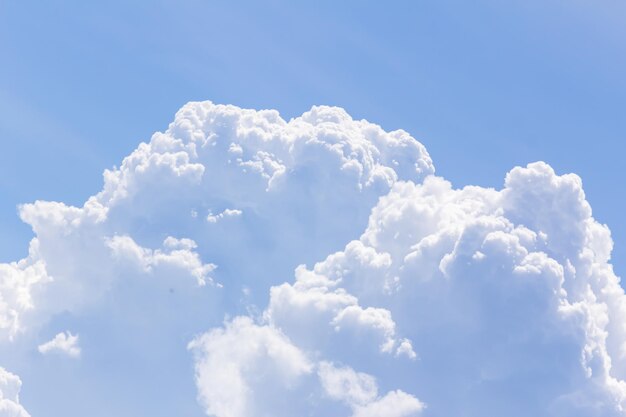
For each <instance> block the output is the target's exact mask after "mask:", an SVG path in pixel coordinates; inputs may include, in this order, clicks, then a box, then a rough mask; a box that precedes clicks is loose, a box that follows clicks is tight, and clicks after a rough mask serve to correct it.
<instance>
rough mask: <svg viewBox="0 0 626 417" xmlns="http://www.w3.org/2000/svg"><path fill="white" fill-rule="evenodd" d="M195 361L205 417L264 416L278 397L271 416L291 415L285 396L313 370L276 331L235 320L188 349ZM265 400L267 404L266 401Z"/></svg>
mask: <svg viewBox="0 0 626 417" xmlns="http://www.w3.org/2000/svg"><path fill="white" fill-rule="evenodd" d="M189 348H190V349H191V350H192V351H193V353H194V356H195V358H196V366H195V369H196V384H197V386H198V392H199V398H200V401H201V403H202V405H203V406H204V407H205V409H206V411H207V413H208V414H209V415H215V416H217V417H252V416H261V415H266V414H265V413H268V412H271V411H272V410H271V409H270V410H264V409H262V405H263V404H264V403H265V402H266V401H271V400H274V401H276V400H278V399H279V397H277V395H280V396H283V400H284V404H282V406H281V408H277V409H275V410H274V411H273V415H290V414H289V411H288V410H289V408H288V407H289V406H290V404H289V402H291V401H292V399H291V395H290V392H289V391H292V390H294V389H295V388H296V387H297V385H298V383H299V382H300V378H301V377H302V376H304V375H307V374H310V373H311V372H312V370H313V365H312V363H311V362H310V361H309V359H308V358H307V357H306V355H305V354H304V353H303V352H302V351H301V350H300V349H298V348H297V347H296V346H294V345H293V344H291V342H290V341H289V339H287V337H285V335H283V334H282V333H281V332H280V331H278V330H276V329H275V328H273V327H269V326H258V325H255V324H254V323H253V322H252V320H250V319H249V318H247V317H237V318H235V319H234V320H233V321H231V322H227V323H226V324H225V328H224V329H214V330H212V331H211V332H209V333H206V334H204V335H202V336H200V337H198V338H196V339H195V340H193V341H192V342H191V343H190V344H189ZM268 397H269V399H268Z"/></svg>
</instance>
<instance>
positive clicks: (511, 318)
mask: <svg viewBox="0 0 626 417" xmlns="http://www.w3.org/2000/svg"><path fill="white" fill-rule="evenodd" d="M20 216H21V218H22V219H23V220H24V221H25V222H26V223H28V224H29V225H30V226H31V227H32V228H33V231H34V233H35V238H34V239H33V240H32V242H31V245H30V249H29V253H28V256H27V257H25V258H24V259H23V260H21V261H18V262H14V263H8V264H1V265H0V338H1V341H0V343H4V344H6V343H15V340H17V339H19V338H20V337H23V338H24V339H26V340H34V339H35V337H34V336H33V334H36V330H37V329H38V328H40V327H41V326H45V325H46V323H49V322H50V321H51V320H52V321H53V320H73V322H72V323H74V322H76V323H78V325H81V324H82V325H84V326H88V325H89V324H90V323H97V325H101V324H105V325H103V326H100V327H98V328H102V329H114V330H109V333H107V335H106V337H104V339H105V340H107V343H111V346H116V349H122V348H124V349H126V348H127V349H128V352H131V351H132V352H134V353H133V354H134V355H135V356H133V360H135V361H138V362H140V361H143V360H145V361H152V362H146V363H145V364H144V365H145V368H147V369H154V368H155V367H158V368H159V369H165V368H167V372H165V371H164V372H162V373H163V374H164V375H172V372H174V371H173V367H174V366H177V365H180V364H181V363H182V362H181V361H180V360H178V361H177V360H169V358H170V357H171V356H170V355H171V353H172V352H181V353H177V354H180V355H186V354H188V353H187V351H185V349H184V346H185V345H186V343H187V342H188V341H189V340H192V339H193V341H192V342H191V344H189V349H190V350H191V351H192V353H193V358H194V369H195V382H196V385H197V390H198V397H199V400H200V403H201V405H202V407H203V409H204V410H205V411H206V412H207V413H208V414H210V415H215V416H218V417H237V416H256V415H259V416H263V415H276V416H279V415H337V416H340V415H345V416H349V415H351V416H353V417H369V416H387V417H404V416H407V417H408V416H412V415H416V414H420V415H424V416H432V417H444V416H445V417H447V416H451V415H465V416H469V417H471V416H477V417H478V416H484V415H507V416H511V417H515V416H528V415H541V416H551V417H556V416H571V415H577V416H584V417H588V416H589V417H591V416H623V415H624V413H625V411H624V410H626V382H625V381H626V298H625V296H624V291H623V290H622V287H621V286H620V282H619V279H618V278H617V277H616V276H615V274H614V273H613V271H612V268H611V264H610V254H611V250H612V241H611V237H610V232H609V230H608V228H607V227H606V226H604V225H601V224H599V223H597V222H596V221H595V220H594V218H593V216H592V211H591V208H590V206H589V204H588V203H587V201H586V200H585V195H584V192H583V189H582V183H581V180H580V179H579V178H578V177H577V176H575V175H572V174H568V175H562V176H560V175H557V174H556V173H555V172H554V171H553V170H552V168H550V167H549V166H548V165H547V164H545V163H534V164H530V165H528V166H527V167H517V168H514V169H513V170H511V171H510V172H509V173H508V174H507V175H506V178H505V182H504V186H503V188H502V189H500V190H496V189H487V188H482V187H474V186H469V187H465V188H462V189H455V188H453V187H452V186H451V184H450V183H448V182H447V181H446V180H445V179H443V178H440V177H436V176H434V168H433V165H432V163H431V161H430V158H429V156H428V153H427V152H426V150H425V149H424V147H423V146H422V145H421V144H419V143H418V142H417V141H415V140H414V139H413V138H411V137H410V136H409V135H408V134H407V133H406V132H403V131H395V132H385V131H383V130H382V129H381V128H380V127H378V126H376V125H373V124H371V123H369V122H366V121H356V120H353V119H352V118H351V117H350V116H349V115H348V114H347V113H346V112H345V111H343V110H342V109H338V108H331V107H314V108H313V109H312V110H311V111H309V112H307V113H305V114H303V115H302V116H301V117H297V118H294V119H292V120H290V121H285V120H283V119H282V118H281V117H280V116H279V115H278V113H277V112H275V111H270V110H266V111H254V110H245V109H240V108H237V107H234V106H219V105H214V104H212V103H210V102H203V103H190V104H188V105H186V106H185V107H183V108H182V109H181V110H180V111H179V112H178V113H177V115H176V118H175V120H174V122H173V123H172V124H170V126H169V127H168V129H167V130H166V131H165V132H162V133H156V134H154V135H153V136H152V138H151V140H150V141H149V142H148V143H142V144H141V145H139V147H138V148H137V149H136V150H135V151H133V152H132V153H131V154H130V155H129V156H128V157H126V158H125V159H124V161H123V162H122V164H121V165H120V166H119V167H118V168H114V169H112V170H108V171H106V172H105V174H104V185H103V188H102V191H101V192H99V193H97V194H95V195H94V196H92V197H90V198H89V199H88V200H87V201H86V202H85V204H84V205H83V206H82V207H72V206H68V205H66V204H63V203H56V202H44V201H37V202H35V203H32V204H26V205H24V206H22V207H21V208H20ZM294 271H295V276H294ZM290 277H293V278H290ZM242 290H243V291H242ZM268 290H269V291H268ZM242 292H243V298H242ZM259 306H260V307H259ZM225 315H226V317H227V318H226V320H224V316H225ZM68 317H69V318H68ZM81 320H84V321H82V322H81ZM72 328H75V327H72ZM207 329H209V330H208V331H207ZM103 331H104V330H103ZM80 334H81V343H83V344H84V346H83V348H84V349H85V350H86V349H87V347H86V346H87V342H88V341H89V339H88V337H89V336H88V333H85V332H83V330H80ZM62 336H63V334H61V336H59V342H64V343H66V344H67V342H68V340H69V338H70V336H71V335H70V334H66V335H65V336H66V337H65V339H63V337H62ZM29 337H30V338H31V339H28V338H29ZM72 337H73V336H72ZM110 337H113V338H116V339H107V338H110ZM61 339H63V340H61ZM55 340H56V339H55ZM113 342H115V343H113ZM57 344H59V343H57ZM95 345H96V344H91V346H95ZM99 346H100V347H99V349H107V345H106V344H104V345H103V344H100V345H99ZM133 349H134V351H133ZM155 352H160V354H157V353H155ZM129 354H130V353H129ZM86 356H87V355H85V358H83V359H86ZM163 358H167V360H165V359H163ZM177 358H178V357H177ZM178 359H179V358H178ZM78 362H84V361H78ZM78 362H77V363H78ZM78 365H80V364H78ZM168 367H169V368H168ZM138 368H139V367H138ZM181 372H182V371H181ZM151 375H152V373H151ZM176 375H177V377H181V374H176ZM183 376H184V377H187V376H188V375H183ZM11 377H12V378H13V379H12V380H11V381H15V378H16V377H13V376H11ZM189 377H190V376H189ZM17 381H18V382H19V379H18V380H17ZM137 382H138V383H142V381H137ZM144 382H145V383H146V384H147V383H150V381H144ZM179 382H180V380H176V379H175V378H174V377H168V382H167V383H169V384H170V385H167V387H169V388H171V389H174V388H173V387H175V386H179V385H181V384H180V383H179ZM10 384H13V385H10ZM10 384H9V385H10V386H13V387H14V386H16V385H15V382H11V383H10ZM17 386H19V383H18V385H17ZM5 391H6V392H9V391H10V390H9V388H4V389H3V392H5ZM10 392H14V391H10ZM381 393H384V394H381ZM7 395H8V394H3V397H2V398H3V399H4V398H9V397H7ZM11 395H13V394H11ZM10 398H11V399H10V401H11V403H10V404H14V405H15V404H17V394H15V396H12V397H10ZM2 404H4V403H2ZM5 408H6V406H5ZM16 409H17V408H16ZM281 413H282V414H281ZM17 415H20V414H17Z"/></svg>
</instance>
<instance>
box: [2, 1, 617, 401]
mask: <svg viewBox="0 0 626 417" xmlns="http://www.w3.org/2000/svg"><path fill="white" fill-rule="evenodd" d="M624 22H626V3H625V2H623V1H621V0H606V1H602V0H601V1H593V2H592V1H581V0H569V1H556V0H511V1H507V2H503V1H498V0H492V1H489V0H477V1H471V2H470V1H466V0H457V1H448V0H431V1H419V0H418V1H398V2H374V1H346V2H343V1H332V2H331V1H315V2H291V1H267V2H245V1H191V0H190V1H117V0H112V1H101V2H89V1H87V2H86V1H43V2H31V1H18V0H4V1H2V2H0V56H1V62H2V64H1V65H0V144H1V145H2V148H1V152H0V231H1V232H0V262H6V261H14V260H17V259H19V258H21V257H23V256H25V255H26V252H27V247H28V241H29V240H30V239H31V238H32V233H31V231H30V229H29V227H27V226H26V225H24V224H23V223H22V222H21V221H20V219H19V218H18V216H17V210H16V206H17V205H18V204H21V203H28V202H32V201H34V200H37V199H42V200H54V201H63V202H66V203H69V204H74V205H82V203H83V202H84V200H85V199H86V198H87V197H88V196H90V195H92V194H94V193H96V192H98V191H99V190H100V189H101V186H102V171H103V170H104V169H105V168H109V167H112V166H114V165H118V166H119V164H120V163H121V160H122V158H123V157H124V156H126V155H127V154H129V153H130V152H131V151H132V150H133V149H135V148H136V146H137V144H138V143H139V142H140V141H146V140H148V139H149V138H150V136H151V135H152V133H153V132H155V131H158V130H164V129H165V128H166V127H167V124H168V123H169V122H170V121H171V120H172V119H173V117H174V113H175V112H176V110H178V109H179V108H180V107H181V106H182V105H183V104H185V103H186V102H188V101H192V100H212V101H213V102H216V103H228V104H235V105H237V106H240V107H250V108H257V109H259V108H273V109H277V110H278V111H280V113H281V115H282V116H283V117H284V118H285V119H289V118H291V117H294V116H298V115H300V114H302V113H303V112H304V111H307V110H308V109H310V108H311V106H312V105H315V104H327V105H336V106H341V107H343V108H345V109H346V110H347V111H348V112H349V113H350V114H351V115H352V116H353V117H355V118H365V119H367V120H369V121H371V122H374V123H377V124H380V125H381V126H382V127H383V128H384V129H385V130H393V129H400V128H401V129H404V130H406V131H408V132H409V133H411V134H412V135H413V136H414V137H416V138H417V139H418V140H419V141H421V142H422V143H423V144H424V145H425V146H426V148H427V149H428V151H429V152H430V155H431V156H432V158H433V161H434V164H435V167H436V170H437V173H438V174H439V175H442V176H443V177H445V178H447V179H448V180H450V181H452V183H453V184H454V185H455V186H458V187H460V186H464V185H467V184H474V185H481V186H491V187H496V188H500V187H502V185H503V181H504V175H505V174H506V172H508V171H509V170H510V169H511V168H513V167H514V166H516V165H526V164H527V163H529V162H533V161H537V160H543V161H546V162H548V163H549V164H550V165H551V166H552V167H554V169H555V170H556V171H557V173H559V174H563V173H567V172H574V173H576V174H578V175H580V176H581V177H582V179H583V183H584V188H585V191H586V194H587V198H588V200H589V201H590V203H591V205H592V207H593V211H594V216H595V217H596V219H598V220H599V221H600V222H601V223H606V224H608V225H609V227H610V229H611V231H612V234H613V238H614V241H615V248H614V251H613V263H614V265H615V269H616V272H617V274H618V275H620V276H625V274H626V221H625V220H624V216H625V213H626V187H624V180H626V174H625V171H624V164H623V162H622V159H623V155H624V151H625V150H626V145H625V143H626V77H625V76H624V74H626V24H624ZM0 365H1V364H0ZM192 382H193V381H189V385H190V386H191V385H192ZM33 389H34V388H33ZM39 389H40V390H42V392H43V388H41V387H39ZM146 395H147V394H146ZM193 406H194V407H195V404H194V405H193ZM190 407H192V406H191V405H190ZM129 412H133V411H132V410H131V411H129ZM137 412H139V411H138V410H137Z"/></svg>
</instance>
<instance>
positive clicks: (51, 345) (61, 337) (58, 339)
mask: <svg viewBox="0 0 626 417" xmlns="http://www.w3.org/2000/svg"><path fill="white" fill-rule="evenodd" d="M37 350H39V353H41V354H43V355H47V354H49V353H58V354H62V355H67V356H69V357H71V358H77V357H79V356H80V346H79V345H78V335H73V334H71V333H70V332H62V333H58V334H57V335H56V336H54V338H52V340H50V341H48V342H46V343H42V344H41V345H39V346H38V347H37Z"/></svg>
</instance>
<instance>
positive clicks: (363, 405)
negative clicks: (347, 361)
mask: <svg viewBox="0 0 626 417" xmlns="http://www.w3.org/2000/svg"><path fill="white" fill-rule="evenodd" d="M318 375H319V377H320V381H321V384H322V386H323V387H324V391H325V392H326V394H327V395H328V396H329V397H330V398H333V399H335V400H340V401H344V402H345V403H347V404H348V405H349V406H350V407H351V408H352V409H353V414H352V416H353V417H368V416H372V417H374V416H377V417H404V416H415V415H417V414H418V413H420V412H421V411H422V410H423V409H424V404H422V403H421V402H420V401H419V400H418V399H417V398H415V397H413V396H412V395H409V394H407V393H405V392H403V391H400V390H397V391H391V392H389V393H387V394H386V395H385V396H384V397H382V398H381V397H378V386H377V384H376V380H375V379H374V378H373V377H372V376H371V375H368V374H365V373H362V372H355V371H354V370H353V369H352V368H349V367H336V366H334V365H333V364H331V363H329V362H321V363H320V366H319V371H318Z"/></svg>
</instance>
